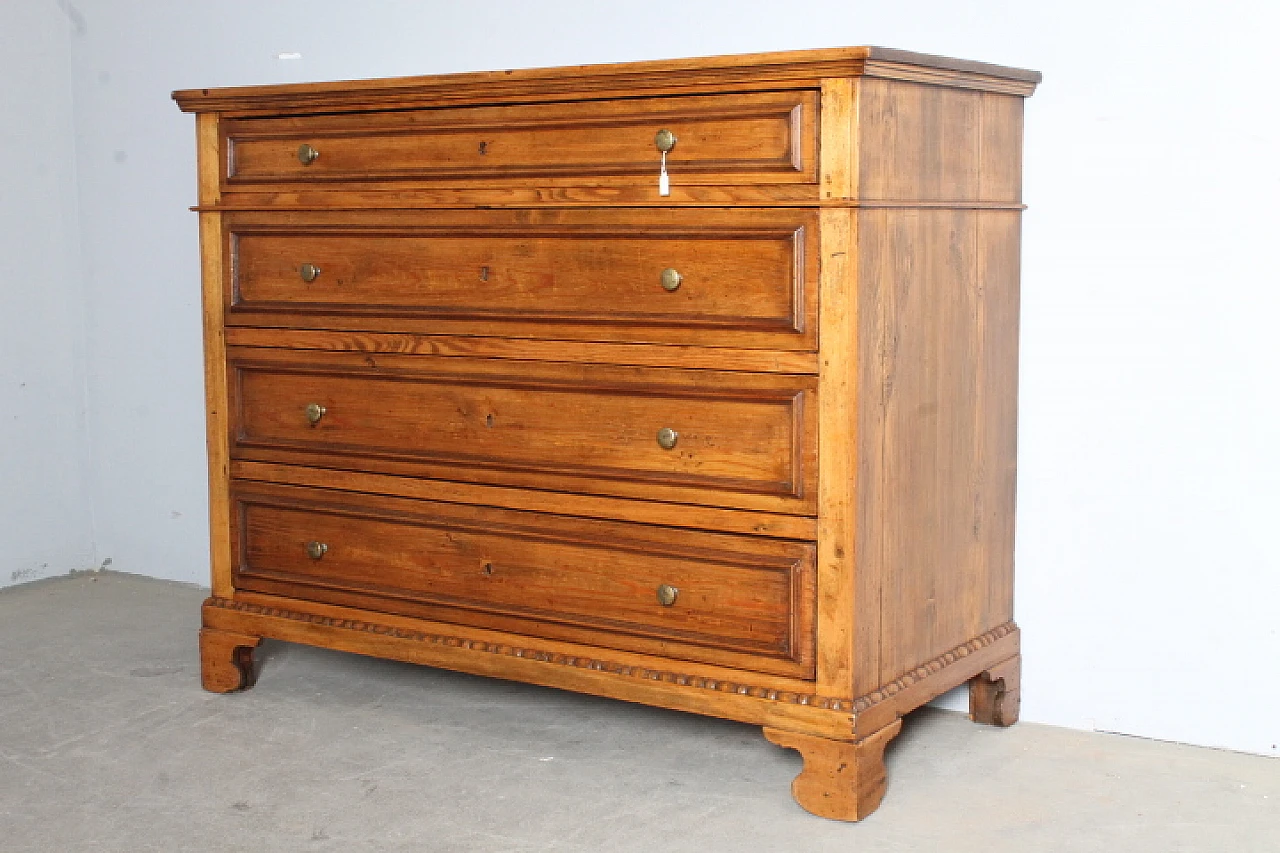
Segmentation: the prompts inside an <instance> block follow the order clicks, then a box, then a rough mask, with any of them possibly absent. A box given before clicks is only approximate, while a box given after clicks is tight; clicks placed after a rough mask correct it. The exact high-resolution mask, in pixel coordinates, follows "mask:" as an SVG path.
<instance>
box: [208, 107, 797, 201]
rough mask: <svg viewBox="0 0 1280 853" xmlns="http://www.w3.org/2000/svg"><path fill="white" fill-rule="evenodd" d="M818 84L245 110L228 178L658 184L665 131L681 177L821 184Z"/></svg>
mask: <svg viewBox="0 0 1280 853" xmlns="http://www.w3.org/2000/svg"><path fill="white" fill-rule="evenodd" d="M817 108H818V95H817V93H816V92H813V91H793V92H765V93H753V94H739V95H703V96H679V97H666V98H636V99H625V100H608V101H588V102H580V103H571V104H541V105H527V106H508V107H465V108H455V109H424V110H400V111H385V112H372V113H358V114H344V115H319V116H298V117H291V118H263V119H254V118H247V119H235V120H227V121H225V122H224V123H223V127H224V132H225V134H226V150H227V157H226V159H225V161H224V163H225V169H226V172H225V175H224V177H225V183H226V184H227V185H228V187H235V186H241V187H244V188H246V189H247V188H251V186H252V185H255V184H294V183H300V182H306V183H312V182H322V183H338V184H341V183H357V184H362V183H366V182H370V181H423V182H431V183H439V182H449V183H450V184H454V185H466V184H474V183H476V182H483V183H489V184H492V183H495V182H498V183H512V182H515V183H528V182H529V181H531V180H535V179H536V180H538V181H539V182H540V183H542V184H546V185H577V186H611V185H635V184H638V183H652V184H653V185H654V188H655V190H656V188H657V184H658V171H659V163H660V158H661V154H660V152H659V150H658V148H657V145H656V144H655V136H656V134H657V133H658V132H659V131H660V130H669V131H670V132H671V133H672V134H674V136H675V139H676V142H675V145H674V147H673V148H672V149H671V151H670V153H669V154H668V155H667V169H668V171H669V172H670V174H671V180H672V182H673V183H680V182H683V183H686V184H700V185H726V184H773V183H793V184H794V183H814V182H816V179H817V157H816V149H817Z"/></svg>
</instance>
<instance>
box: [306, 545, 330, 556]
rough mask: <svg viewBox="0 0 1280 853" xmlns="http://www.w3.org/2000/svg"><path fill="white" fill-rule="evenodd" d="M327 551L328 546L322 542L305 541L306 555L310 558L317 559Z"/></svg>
mask: <svg viewBox="0 0 1280 853" xmlns="http://www.w3.org/2000/svg"><path fill="white" fill-rule="evenodd" d="M327 553H329V546H328V545H326V544H324V543H323V542H308V543H307V556H308V557H310V558H311V559H313V560H318V559H320V558H321V557H323V556H324V555H325V554H327Z"/></svg>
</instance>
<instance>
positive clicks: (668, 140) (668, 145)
mask: <svg viewBox="0 0 1280 853" xmlns="http://www.w3.org/2000/svg"><path fill="white" fill-rule="evenodd" d="M676 141H677V140H676V135H675V134H674V133H672V132H671V131H669V130H667V129H666V128H665V127H664V128H663V129H662V130H660V131H658V134H657V135H656V136H655V137H653V144H654V145H656V146H658V150H659V151H661V152H662V153H663V154H666V153H667V152H668V151H670V150H671V149H672V148H675V147H676Z"/></svg>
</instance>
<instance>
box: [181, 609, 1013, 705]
mask: <svg viewBox="0 0 1280 853" xmlns="http://www.w3.org/2000/svg"><path fill="white" fill-rule="evenodd" d="M205 606H206V607H216V608H219V609H222V610H232V611H235V612H237V613H249V614H252V615H254V616H266V617H271V618H275V619H288V620H290V621H293V622H306V623H309V624H312V625H323V626H324V627H326V628H339V629H342V630H347V631H360V632H364V633H368V634H378V635H380V636H385V637H392V638H395V639H397V640H412V641H414V642H419V643H428V644H430V645H437V646H446V647H448V648H454V649H467V650H469V651H476V652H484V653H487V654H493V655H506V656H508V657H514V658H522V659H524V660H534V661H539V662H541V663H552V664H558V665H560V666H571V667H576V668H578V669H590V670H594V671H597V672H607V673H610V674H612V675H620V676H624V677H629V678H638V679H641V680H643V681H661V682H665V683H667V684H677V685H680V686H681V687H694V688H698V689H702V690H715V691H718V692H720V693H736V694H739V695H742V696H750V697H752V698H754V699H763V700H766V701H771V702H789V703H791V704H794V705H810V706H812V707H815V708H822V709H824V710H828V711H843V712H846V713H854V714H860V713H863V712H865V711H866V710H868V709H869V708H871V707H873V706H875V705H877V704H879V703H881V702H883V701H885V700H886V699H888V698H889V697H891V696H894V695H895V694H897V693H900V692H901V691H903V690H905V689H906V688H908V687H910V686H911V685H913V684H915V683H916V682H918V681H921V680H922V679H925V678H928V677H929V676H930V675H933V674H934V673H936V672H938V671H940V670H941V669H943V668H944V667H946V666H949V665H950V664H953V663H955V662H956V661H957V660H960V659H962V658H966V657H968V656H969V655H971V654H973V653H974V652H976V651H978V650H979V649H983V648H986V647H987V646H989V645H991V644H992V643H994V642H995V641H996V640H999V639H1000V638H1002V637H1006V636H1008V635H1009V634H1011V633H1013V632H1014V631H1016V630H1017V627H1016V626H1015V625H1014V624H1013V623H1012V622H1006V623H1005V624H1003V625H1000V626H999V627H996V628H993V629H992V630H990V631H988V632H986V633H985V634H982V635H980V636H977V637H974V638H973V639H972V640H970V641H969V642H967V643H965V644H963V645H961V646H957V647H956V648H954V649H952V650H951V651H949V652H947V653H945V654H942V655H939V656H938V657H936V658H934V659H933V660H930V661H928V662H927V663H924V664H922V665H920V666H918V667H916V668H915V669H913V670H912V671H911V672H908V673H906V674H905V675H902V676H900V677H899V678H897V679H896V680H894V681H892V682H890V683H889V684H886V685H884V686H883V687H881V688H880V689H879V690H876V691H875V692H873V693H868V694H867V695H866V696H861V697H859V698H857V699H854V700H852V701H850V700H848V699H838V698H833V697H830V696H820V695H818V694H816V693H795V692H792V691H790V690H774V689H773V688H771V687H762V686H760V685H755V684H748V683H745V682H740V681H729V680H724V679H718V678H704V677H702V676H698V675H686V674H684V673H680V672H669V671H666V670H659V669H648V668H646V667H641V666H631V665H630V664H623V663H617V662H615V661H609V660H602V659H599V658H591V657H585V656H580V655H565V654H560V653H559V652H548V651H543V650H540V649H534V648H527V647H523V646H513V645H509V644H507V643H490V642H486V641H484V640H468V639H464V638H462V637H454V636H451V635H448V634H435V633H431V632H429V631H414V630H408V629H405V628H396V627H393V626H390V625H380V624H378V623H376V622H367V621H364V620H361V619H338V618H335V617H332V616H321V615H319V614H315V613H299V612H297V611H294V610H286V609H284V608H283V607H266V606H264V605H260V604H253V603H250V602H246V601H234V600H232V599H228V598H218V597H216V596H214V597H211V598H209V599H207V600H206V601H205Z"/></svg>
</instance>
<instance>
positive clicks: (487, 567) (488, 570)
mask: <svg viewBox="0 0 1280 853" xmlns="http://www.w3.org/2000/svg"><path fill="white" fill-rule="evenodd" d="M480 571H482V572H484V574H485V576H486V577H488V576H489V575H491V574H493V563H485V564H484V568H482V569H481V570H480Z"/></svg>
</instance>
